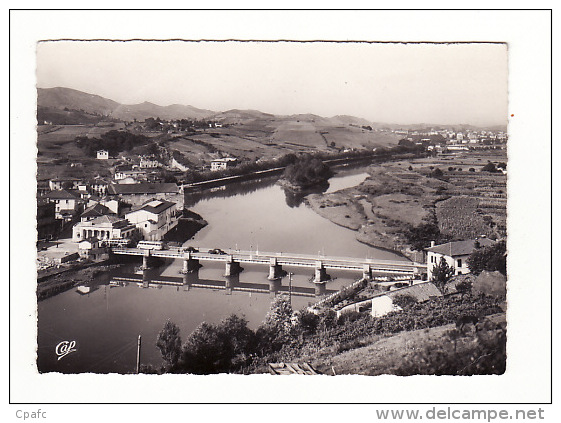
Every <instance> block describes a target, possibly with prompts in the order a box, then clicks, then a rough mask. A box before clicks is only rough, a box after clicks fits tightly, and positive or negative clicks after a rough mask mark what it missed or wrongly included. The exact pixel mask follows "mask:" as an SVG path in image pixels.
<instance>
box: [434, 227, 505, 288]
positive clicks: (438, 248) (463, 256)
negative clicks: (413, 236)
mask: <svg viewBox="0 0 561 423" xmlns="http://www.w3.org/2000/svg"><path fill="white" fill-rule="evenodd" d="M494 243H495V242H494V241H492V240H490V239H489V238H486V237H481V238H477V239H470V240H466V241H453V242H447V243H446V244H440V245H434V241H433V242H431V246H430V248H427V249H426V251H427V276H428V280H431V279H432V274H433V273H432V272H433V269H434V268H435V267H436V266H438V265H439V263H440V259H441V258H442V257H444V260H446V263H448V266H450V267H453V268H454V274H455V275H464V274H466V273H470V270H469V267H468V265H467V259H468V257H469V256H470V255H471V253H472V252H473V250H475V249H476V248H480V247H487V246H489V245H493V244H494Z"/></svg>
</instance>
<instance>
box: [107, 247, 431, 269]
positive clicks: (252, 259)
mask: <svg viewBox="0 0 561 423" xmlns="http://www.w3.org/2000/svg"><path fill="white" fill-rule="evenodd" d="M112 250H113V252H114V253H116V254H131V255H143V254H145V252H146V251H148V250H144V249H139V248H124V247H113V248H112ZM149 251H150V255H152V256H155V257H168V258H183V257H184V254H185V253H186V252H187V251H186V249H183V248H180V247H172V248H168V249H165V250H149ZM210 251H212V249H206V248H200V249H199V251H198V252H192V253H191V257H192V258H193V259H196V260H212V261H224V260H225V259H226V256H232V257H233V258H234V260H236V261H239V262H246V263H262V264H267V263H269V261H270V259H271V258H275V259H276V260H277V263H278V264H280V265H286V266H305V267H309V266H311V265H315V263H316V262H317V261H321V262H322V263H323V265H324V266H325V267H326V268H331V269H352V270H360V269H361V268H362V267H363V266H366V265H368V266H370V268H371V269H372V270H375V271H403V272H411V271H413V270H414V269H419V270H424V269H426V266H427V265H426V264H422V263H416V262H406V261H391V260H373V259H359V258H351V257H330V256H321V255H320V256H314V255H309V254H293V253H275V252H257V251H247V250H228V253H226V254H213V253H211V252H210Z"/></svg>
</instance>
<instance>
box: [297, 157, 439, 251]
mask: <svg viewBox="0 0 561 423" xmlns="http://www.w3.org/2000/svg"><path fill="white" fill-rule="evenodd" d="M407 166H408V165H407ZM407 166H406V163H405V162H401V161H399V162H385V163H380V164H377V165H373V166H370V167H369V168H368V173H369V176H368V178H366V180H365V181H364V182H362V183H361V184H359V185H357V186H355V187H351V188H347V189H344V190H341V191H337V192H334V193H329V194H312V195H309V196H308V197H307V198H306V204H307V205H308V206H309V207H310V208H311V209H312V210H314V211H315V212H316V213H318V214H319V215H320V216H322V217H324V218H326V219H328V220H330V221H331V222H333V223H335V224H337V225H340V226H343V227H345V228H348V229H351V230H353V231H356V239H357V241H359V242H361V243H363V244H366V245H369V246H371V247H375V248H381V249H385V250H390V251H395V252H398V253H400V254H402V255H403V256H405V257H408V258H410V259H412V260H416V261H419V260H422V254H419V253H416V252H414V251H413V250H412V249H411V247H412V246H411V244H410V243H409V240H408V238H407V236H406V234H407V232H408V231H409V230H410V229H411V228H412V227H415V226H418V225H420V224H422V223H423V222H425V221H427V220H428V219H430V217H431V215H432V213H433V210H434V203H435V201H436V200H437V198H438V197H439V195H438V194H437V191H438V189H439V188H438V187H439V186H440V184H441V182H440V181H439V180H436V179H434V178H430V177H426V176H424V175H421V174H419V173H418V172H415V171H412V170H411V171H410V170H408V167H407Z"/></svg>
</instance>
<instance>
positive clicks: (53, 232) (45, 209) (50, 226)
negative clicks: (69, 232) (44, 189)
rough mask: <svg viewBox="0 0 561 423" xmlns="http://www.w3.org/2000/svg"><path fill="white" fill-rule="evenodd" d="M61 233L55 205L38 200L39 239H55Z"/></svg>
mask: <svg viewBox="0 0 561 423" xmlns="http://www.w3.org/2000/svg"><path fill="white" fill-rule="evenodd" d="M59 231H60V220H57V219H56V218H55V203H53V202H51V201H49V200H48V199H38V200H37V239H38V240H39V239H52V238H55V237H56V236H57V235H58V233H59Z"/></svg>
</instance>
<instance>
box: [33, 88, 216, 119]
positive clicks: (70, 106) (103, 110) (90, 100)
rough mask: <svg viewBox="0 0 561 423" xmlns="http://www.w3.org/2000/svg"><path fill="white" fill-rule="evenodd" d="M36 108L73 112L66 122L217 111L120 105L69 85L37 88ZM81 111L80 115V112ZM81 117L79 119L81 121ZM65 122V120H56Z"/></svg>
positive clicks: (199, 115)
mask: <svg viewBox="0 0 561 423" xmlns="http://www.w3.org/2000/svg"><path fill="white" fill-rule="evenodd" d="M37 108H38V110H40V111H41V113H42V114H43V115H46V116H49V117H51V118H54V119H56V117H57V116H60V113H61V111H64V112H75V113H77V115H75V116H73V119H72V122H69V123H73V124H75V123H91V122H92V121H93V120H95V119H93V120H92V118H91V116H98V117H104V118H107V117H109V118H113V119H120V120H134V119H137V120H141V121H143V120H144V119H146V118H148V117H160V118H161V119H167V120H169V119H206V118H209V117H211V116H212V115H213V114H215V113H216V112H213V111H211V110H204V109H198V108H196V107H193V106H186V105H180V104H172V105H170V106H159V105H157V104H153V103H149V102H144V103H141V104H130V105H127V104H120V103H118V102H116V101H113V100H109V99H107V98H104V97H101V96H99V95H95V94H89V93H84V92H82V91H78V90H74V89H71V88H64V87H56V88H38V89H37ZM80 114H81V115H80ZM80 116H82V121H81V122H80V121H79V120H80ZM55 123H60V124H64V123H65V122H57V121H55Z"/></svg>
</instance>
